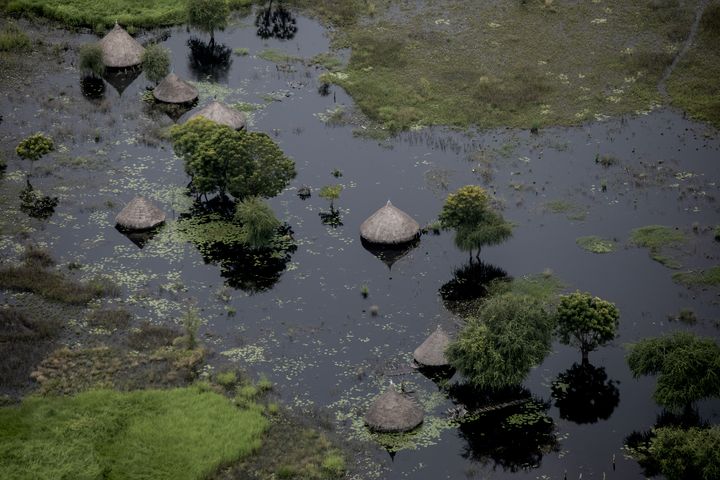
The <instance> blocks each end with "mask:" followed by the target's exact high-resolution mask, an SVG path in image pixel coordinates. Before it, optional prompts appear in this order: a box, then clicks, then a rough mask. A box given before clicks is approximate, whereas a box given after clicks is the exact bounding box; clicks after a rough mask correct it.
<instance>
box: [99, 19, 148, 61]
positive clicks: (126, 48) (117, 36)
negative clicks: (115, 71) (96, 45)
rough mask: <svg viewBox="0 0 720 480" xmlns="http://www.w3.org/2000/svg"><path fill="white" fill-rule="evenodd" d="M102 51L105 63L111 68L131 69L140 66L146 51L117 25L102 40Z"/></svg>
mask: <svg viewBox="0 0 720 480" xmlns="http://www.w3.org/2000/svg"><path fill="white" fill-rule="evenodd" d="M100 49H101V50H102V60H103V63H104V64H105V66H106V67H110V68H130V67H135V66H137V65H140V64H141V63H142V54H143V52H144V51H145V49H144V48H143V46H142V45H140V44H139V43H138V42H137V40H135V39H134V38H132V37H131V36H130V34H129V33H127V32H126V31H125V29H124V28H122V27H121V26H120V25H118V24H117V23H116V24H115V27H113V29H112V30H111V31H110V33H108V34H107V35H105V36H104V37H103V38H102V40H100Z"/></svg>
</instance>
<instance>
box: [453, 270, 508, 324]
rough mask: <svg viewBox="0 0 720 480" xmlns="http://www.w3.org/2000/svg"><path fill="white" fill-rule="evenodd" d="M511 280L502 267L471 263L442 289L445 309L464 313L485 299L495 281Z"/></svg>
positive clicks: (456, 272) (457, 271)
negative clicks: (477, 301) (471, 304)
mask: <svg viewBox="0 0 720 480" xmlns="http://www.w3.org/2000/svg"><path fill="white" fill-rule="evenodd" d="M498 279H509V277H508V276H507V272H505V270H503V269H502V268H500V267H496V266H494V265H490V264H487V263H483V262H470V263H468V264H467V265H464V266H462V267H460V268H456V269H455V271H454V272H453V278H452V280H450V281H449V282H447V283H445V284H444V285H443V286H441V287H440V297H441V298H442V299H443V303H444V304H445V308H447V309H448V310H450V311H451V312H453V313H460V312H462V311H463V310H464V309H465V308H466V307H467V305H468V303H472V302H474V301H476V300H479V299H481V298H484V297H485V296H487V294H488V288H489V286H490V284H491V283H492V282H493V280H498Z"/></svg>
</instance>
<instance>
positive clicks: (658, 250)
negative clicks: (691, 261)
mask: <svg viewBox="0 0 720 480" xmlns="http://www.w3.org/2000/svg"><path fill="white" fill-rule="evenodd" d="M685 241H686V237H685V234H684V233H683V232H682V231H680V230H678V229H676V228H672V227H666V226H663V225H648V226H646V227H640V228H636V229H635V230H633V231H632V232H630V242H631V243H633V244H635V245H637V246H639V247H645V248H648V249H649V250H650V258H652V259H653V260H655V261H656V262H659V263H661V264H663V265H665V266H666V267H668V268H680V267H681V266H682V265H681V264H680V263H679V262H678V261H677V260H675V259H673V258H672V257H669V256H667V255H665V254H663V253H662V252H663V249H664V248H667V247H677V246H680V245H682V244H683V243H684V242H685Z"/></svg>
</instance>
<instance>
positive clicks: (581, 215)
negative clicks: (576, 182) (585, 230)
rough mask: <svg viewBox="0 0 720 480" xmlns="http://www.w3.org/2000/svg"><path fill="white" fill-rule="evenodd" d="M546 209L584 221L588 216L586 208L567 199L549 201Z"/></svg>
mask: <svg viewBox="0 0 720 480" xmlns="http://www.w3.org/2000/svg"><path fill="white" fill-rule="evenodd" d="M545 209H546V210H547V211H549V212H552V213H559V214H563V215H565V216H566V217H567V219H568V220H577V221H583V220H585V217H586V216H587V210H586V209H585V208H583V207H581V206H580V205H576V204H574V203H572V202H568V201H565V200H552V201H549V202H547V203H545Z"/></svg>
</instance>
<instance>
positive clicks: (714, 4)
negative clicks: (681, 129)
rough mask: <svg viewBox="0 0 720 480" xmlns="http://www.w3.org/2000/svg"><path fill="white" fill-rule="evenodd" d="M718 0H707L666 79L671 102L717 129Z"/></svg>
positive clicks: (719, 116)
mask: <svg viewBox="0 0 720 480" xmlns="http://www.w3.org/2000/svg"><path fill="white" fill-rule="evenodd" d="M718 45H720V0H714V1H711V2H710V4H709V5H708V7H707V9H706V10H705V13H704V15H703V18H702V20H701V22H700V29H699V31H698V35H697V38H696V40H695V43H694V44H693V46H692V48H691V49H690V50H689V51H688V53H687V55H686V56H685V57H684V58H683V60H681V61H680V63H679V64H678V66H677V68H676V69H675V71H674V72H673V75H672V76H671V77H670V80H669V81H668V92H669V93H670V95H671V97H672V102H673V105H676V106H677V107H680V108H682V109H683V110H686V111H687V112H688V113H689V114H690V115H691V116H692V117H693V118H695V119H697V120H702V121H706V122H709V123H711V124H713V125H714V126H715V127H718V128H720V82H718V81H717V79H718V78H720V49H718Z"/></svg>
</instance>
